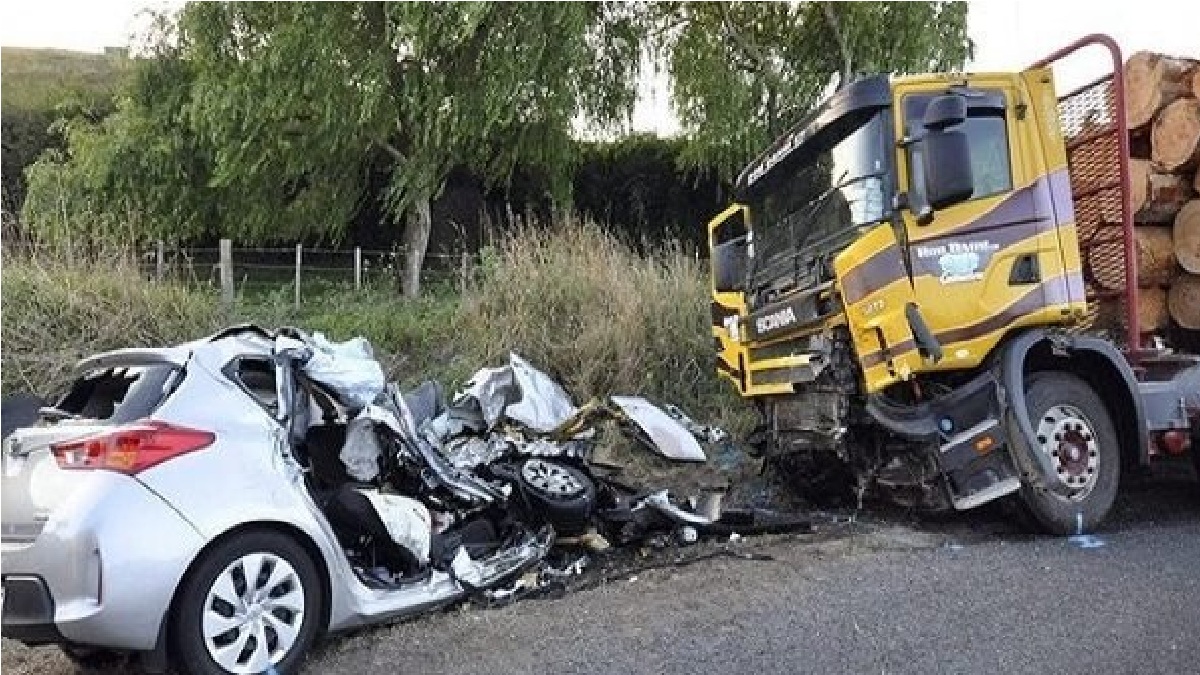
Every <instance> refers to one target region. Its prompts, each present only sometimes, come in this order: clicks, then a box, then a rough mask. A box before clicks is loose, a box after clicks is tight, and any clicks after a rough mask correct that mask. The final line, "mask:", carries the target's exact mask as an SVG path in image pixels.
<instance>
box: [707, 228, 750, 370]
mask: <svg viewBox="0 0 1200 675" xmlns="http://www.w3.org/2000/svg"><path fill="white" fill-rule="evenodd" d="M748 222H749V221H748V219H747V213H746V207H745V206H742V205H741V204H734V205H732V206H730V207H729V208H727V209H725V210H724V211H722V212H721V213H720V214H718V215H717V217H716V218H713V219H712V220H711V221H709V223H708V246H709V252H710V255H709V265H710V268H711V269H710V274H709V278H710V279H711V280H712V334H713V346H714V347H715V348H716V350H717V372H718V373H720V374H721V375H722V376H724V377H727V378H729V379H730V380H731V381H733V383H734V384H735V385H736V386H737V388H738V392H739V393H742V394H745V392H746V374H745V369H746V356H745V354H746V352H745V348H744V347H743V346H742V345H741V342H740V341H739V338H740V337H741V336H740V335H738V322H740V321H741V318H742V317H743V316H745V315H746V296H745V294H744V293H743V289H744V287H745V283H746V259H747V258H746V255H747V247H748V246H749V245H750V231H749V229H748V227H747V223H748Z"/></svg>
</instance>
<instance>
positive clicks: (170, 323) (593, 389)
mask: <svg viewBox="0 0 1200 675" xmlns="http://www.w3.org/2000/svg"><path fill="white" fill-rule="evenodd" d="M68 260H69V262H66V261H64V257H62V256H59V257H53V256H52V257H50V258H49V259H43V258H39V259H34V258H30V257H27V256H26V257H17V256H11V255H6V256H5V260H4V263H5V264H4V268H3V304H4V311H3V335H2V339H3V384H4V390H5V391H6V392H13V391H18V390H25V391H32V392H36V393H39V394H42V395H48V394H50V393H52V392H53V391H55V390H56V389H57V388H59V387H61V386H62V385H63V384H65V378H66V375H67V373H68V372H69V368H70V366H71V365H72V364H73V363H74V362H75V361H76V360H77V359H78V358H80V357H81V356H84V355H87V354H91V353H95V352H98V351H102V350H106V349H114V348H118V347H127V346H134V345H165V344H171V343H175V342H180V341H183V340H187V339H193V338H196V337H199V336H202V335H205V334H208V333H211V332H213V331H214V330H216V329H217V328H219V327H220V326H221V325H223V324H226V323H232V322H234V321H255V322H257V323H260V324H262V325H264V326H268V327H274V326H279V325H282V324H293V325H299V326H303V327H305V328H307V329H310V330H321V331H325V332H326V333H328V334H329V335H330V336H331V337H333V338H335V339H345V338H348V337H351V336H354V335H364V336H366V337H367V338H368V339H370V340H371V341H372V343H374V345H375V346H376V349H377V351H378V352H379V357H380V360H381V361H382V362H383V363H384V364H385V366H386V367H387V369H388V370H389V374H390V375H391V376H392V377H393V378H394V379H397V380H400V381H401V382H403V383H406V384H413V383H416V382H418V381H420V380H423V379H429V378H435V379H441V380H442V381H443V382H445V383H446V385H447V386H448V388H451V389H453V387H455V386H457V385H459V384H461V383H462V382H463V380H464V379H465V378H466V377H467V376H469V375H470V374H471V373H472V372H474V371H475V370H476V369H477V368H479V367H480V366H483V365H495V364H498V363H502V362H503V361H504V360H505V358H506V355H507V353H508V351H509V350H515V351H517V352H520V353H521V354H523V355H525V356H526V357H528V358H529V359H531V360H532V361H533V363H535V364H538V365H539V366H541V367H543V368H545V369H546V370H548V371H550V372H551V373H554V374H555V375H556V376H558V377H560V378H561V379H562V380H563V381H564V383H565V384H566V385H567V387H568V389H569V390H570V391H571V392H572V394H573V395H574V396H575V397H577V398H578V399H579V400H584V399H587V398H590V397H592V396H599V395H606V394H617V393H625V394H642V395H646V396H648V397H650V398H652V399H655V400H658V401H663V402H673V403H677V404H679V405H681V406H683V407H684V409H685V410H688V411H689V412H690V413H692V414H693V415H694V416H695V417H697V418H698V419H702V420H705V421H711V422H717V423H720V424H723V425H725V426H727V427H729V428H730V430H731V431H738V430H744V429H745V428H746V427H747V426H748V425H749V424H751V423H752V422H751V415H750V413H749V410H748V407H747V406H746V405H745V404H744V403H742V402H741V401H740V400H739V399H738V398H737V396H736V395H735V394H733V392H732V388H731V387H729V386H728V385H727V384H726V383H724V382H721V381H719V380H718V379H717V376H716V372H715V369H714V367H713V358H714V355H713V353H712V338H711V333H710V327H709V319H708V311H707V305H708V302H709V297H708V291H707V281H706V272H705V270H704V266H703V263H702V262H699V261H697V260H696V258H695V256H694V255H691V254H688V253H687V252H685V251H683V250H681V248H680V247H678V246H663V247H656V248H651V249H649V250H647V251H644V252H639V251H638V250H635V248H634V247H633V246H631V245H629V244H627V243H625V242H622V241H620V240H618V239H617V238H615V237H614V236H612V235H611V234H609V233H607V232H605V231H604V230H603V229H602V228H600V227H599V226H597V225H594V224H590V223H581V222H577V221H573V220H568V221H565V222H562V223H559V224H557V225H556V226H554V227H551V228H528V229H525V230H522V231H519V232H517V233H514V234H512V235H511V236H509V237H507V238H505V239H504V240H503V241H501V243H499V244H498V245H497V246H496V248H495V249H493V250H491V251H489V252H488V254H487V255H485V262H484V265H483V266H482V268H481V269H480V270H478V273H477V274H476V279H475V280H474V282H473V283H471V284H470V285H469V287H468V288H466V289H465V290H464V292H463V293H462V294H461V295H450V294H445V293H443V294H440V295H436V294H435V295H431V296H430V297H426V298H423V299H421V300H419V301H416V302H412V301H405V300H403V299H401V298H399V297H397V296H396V295H394V294H393V293H390V292H386V291H385V292H380V291H374V292H371V293H359V294H356V293H354V292H353V291H352V290H336V289H334V290H331V291H329V293H328V294H327V295H326V296H325V297H323V298H314V299H313V300H312V301H309V302H307V303H306V306H305V307H304V308H303V309H302V310H301V311H300V312H299V313H298V314H296V313H293V312H292V310H291V309H290V302H286V301H283V300H280V299H272V298H269V297H268V298H262V299H259V300H246V301H244V302H243V303H242V304H241V305H239V307H238V309H237V310H236V312H234V313H232V314H225V313H223V312H222V311H221V310H220V309H219V307H218V306H217V303H216V298H215V297H214V296H213V295H212V294H211V293H202V292H198V291H193V290H188V289H186V288H185V287H182V286H177V285H171V284H157V283H153V282H150V281H147V280H145V279H143V278H142V277H141V275H140V274H139V272H138V270H137V266H136V265H135V264H133V262H132V261H130V260H129V259H128V258H124V257H121V256H119V255H103V254H101V255H95V256H93V257H91V258H88V259H80V257H79V256H78V254H76V255H75V256H73V257H71V258H69V259H68Z"/></svg>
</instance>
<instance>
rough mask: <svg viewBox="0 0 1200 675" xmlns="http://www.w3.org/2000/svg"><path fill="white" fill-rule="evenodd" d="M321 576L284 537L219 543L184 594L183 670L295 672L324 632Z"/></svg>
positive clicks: (178, 645) (263, 534)
mask: <svg viewBox="0 0 1200 675" xmlns="http://www.w3.org/2000/svg"><path fill="white" fill-rule="evenodd" d="M319 574H320V573H319V572H318V570H317V567H316V564H315V563H314V562H313V560H312V559H311V557H310V556H309V555H308V552H307V551H305V550H304V548H303V547H302V546H300V545H299V544H298V543H296V542H295V541H294V540H293V539H292V538H291V537H288V536H287V535H285V534H283V533H280V532H273V531H269V530H248V531H244V532H238V533H236V534H234V535H233V536H231V537H230V538H228V539H226V540H225V541H223V542H220V543H219V544H217V545H216V546H215V547H214V548H213V549H212V550H210V551H207V552H206V553H205V554H204V555H203V556H202V557H201V558H200V559H199V560H198V562H197V563H196V565H195V566H194V567H193V569H192V572H190V573H189V574H188V576H187V577H186V578H185V579H184V582H183V583H184V585H183V586H182V587H181V589H180V590H181V595H180V596H179V600H178V607H177V612H176V613H175V617H174V625H173V630H172V642H173V648H174V653H175V657H176V658H177V659H178V661H179V665H180V666H181V669H182V670H183V671H184V672H185V673H188V674H189V675H225V674H227V673H260V672H266V671H272V672H276V673H281V674H287V673H294V672H296V671H297V670H298V669H299V665H300V662H301V661H303V659H304V657H305V656H307V652H308V649H309V647H311V646H312V644H313V642H314V641H315V640H316V638H317V634H318V632H319V631H320V630H321V623H322V621H321V616H322V612H323V608H324V606H325V605H324V603H325V599H324V598H323V597H322V591H323V589H322V584H321V580H320V576H319ZM222 631H223V632H222Z"/></svg>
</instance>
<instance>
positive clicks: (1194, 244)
mask: <svg viewBox="0 0 1200 675" xmlns="http://www.w3.org/2000/svg"><path fill="white" fill-rule="evenodd" d="M1171 237H1172V239H1174V242H1175V258H1176V260H1178V261H1179V266H1180V267H1182V268H1183V269H1185V270H1187V271H1188V272H1191V273H1192V274H1200V199H1193V200H1192V201H1190V202H1188V203H1187V204H1186V205H1184V207H1183V208H1182V209H1180V210H1179V215H1177V216H1175V225H1174V227H1173V228H1172V230H1171Z"/></svg>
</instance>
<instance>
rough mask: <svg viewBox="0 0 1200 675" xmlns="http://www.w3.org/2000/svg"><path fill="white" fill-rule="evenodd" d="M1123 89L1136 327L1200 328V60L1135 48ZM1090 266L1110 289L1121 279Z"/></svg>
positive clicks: (1119, 284)
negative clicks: (1138, 288) (1135, 278)
mask: <svg viewBox="0 0 1200 675" xmlns="http://www.w3.org/2000/svg"><path fill="white" fill-rule="evenodd" d="M1125 94H1126V101H1125V104H1126V106H1125V113H1126V121H1127V125H1128V132H1129V135H1130V139H1131V143H1130V147H1131V148H1132V153H1133V154H1134V157H1133V161H1132V163H1131V166H1130V186H1129V187H1130V197H1131V201H1132V208H1133V212H1134V223H1135V225H1136V229H1135V240H1136V242H1137V254H1138V255H1137V258H1138V265H1137V267H1138V284H1139V286H1141V287H1142V288H1141V291H1140V293H1139V300H1138V302H1139V305H1140V306H1139V307H1138V316H1139V317H1140V319H1141V327H1142V330H1143V331H1145V332H1148V333H1149V332H1157V331H1160V330H1163V329H1166V328H1167V327H1168V326H1169V325H1170V324H1172V322H1173V323H1174V325H1175V326H1177V327H1179V328H1182V329H1186V330H1188V331H1196V330H1200V197H1198V196H1197V195H1198V193H1200V174H1198V173H1197V167H1198V165H1200V61H1198V60H1196V59H1192V58H1181V57H1174V56H1167V55H1164V54H1155V53H1152V52H1138V53H1136V54H1134V55H1133V56H1131V57H1130V58H1129V61H1127V62H1126V64H1125ZM1094 272H1095V276H1096V281H1097V283H1099V284H1100V285H1102V286H1105V287H1108V288H1110V289H1114V290H1116V289H1117V288H1120V287H1121V286H1122V285H1123V283H1124V275H1123V274H1116V275H1113V274H1112V273H1111V270H1110V271H1109V272H1108V273H1107V274H1105V273H1103V272H1104V270H1103V269H1101V267H1100V266H1096V267H1095V268H1094Z"/></svg>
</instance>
